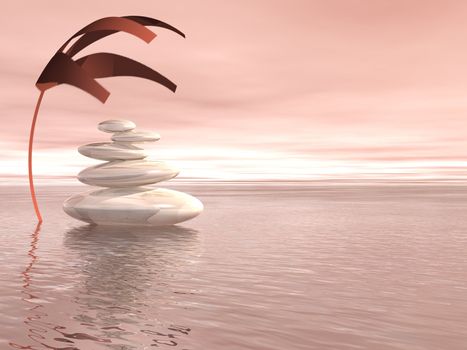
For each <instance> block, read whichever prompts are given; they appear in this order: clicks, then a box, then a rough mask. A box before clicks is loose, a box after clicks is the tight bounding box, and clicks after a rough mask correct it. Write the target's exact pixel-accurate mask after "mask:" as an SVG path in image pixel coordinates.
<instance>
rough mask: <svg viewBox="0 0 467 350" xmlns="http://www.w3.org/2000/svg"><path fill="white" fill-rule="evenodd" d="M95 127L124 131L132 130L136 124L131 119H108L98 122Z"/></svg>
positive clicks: (101, 129) (106, 130)
mask: <svg viewBox="0 0 467 350" xmlns="http://www.w3.org/2000/svg"><path fill="white" fill-rule="evenodd" d="M97 128H98V129H99V130H100V131H103V132H111V133H114V132H124V131H130V130H133V129H134V128H136V124H135V123H133V122H132V121H131V120H123V119H110V120H105V121H103V122H101V123H99V125H98V126H97Z"/></svg>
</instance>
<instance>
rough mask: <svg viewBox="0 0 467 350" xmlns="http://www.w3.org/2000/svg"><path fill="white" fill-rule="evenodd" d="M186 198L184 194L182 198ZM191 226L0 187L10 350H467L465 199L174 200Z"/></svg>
mask: <svg viewBox="0 0 467 350" xmlns="http://www.w3.org/2000/svg"><path fill="white" fill-rule="evenodd" d="M175 188H176V187H175ZM177 189H181V190H185V191H187V192H189V193H192V194H194V195H196V196H197V197H199V198H200V199H201V200H202V201H203V202H204V203H205V207H206V209H205V212H204V213H203V214H202V215H201V216H200V217H198V218H197V219H194V220H192V221H189V222H187V223H185V224H183V225H181V226H179V227H174V228H163V229H157V230H155V229H138V228H104V227H92V226H88V225H85V224H81V223H79V222H77V221H75V220H73V219H71V218H69V217H67V216H66V215H65V214H64V213H63V212H62V210H61V202H62V201H63V200H64V199H65V198H66V197H67V196H69V195H70V194H73V193H76V192H78V191H81V190H83V188H81V187H78V186H75V187H55V186H44V187H39V188H38V193H39V201H40V204H41V206H42V208H43V211H44V213H43V214H44V217H45V222H44V224H43V225H42V226H41V227H40V228H39V229H37V230H36V227H35V222H34V216H33V215H34V214H33V211H32V206H31V204H30V202H29V198H28V192H27V188H26V187H6V186H2V187H0V196H1V199H2V201H1V204H0V210H1V211H0V213H1V214H0V216H1V221H0V248H1V249H0V266H1V268H0V315H1V318H0V349H62V350H65V349H67V350H72V349H83V350H100V349H118V350H124V349H125V350H127V349H153V348H162V349H164V348H168V349H169V348H174V349H202V350H206V349H207V350H210V349H212V350H221V349H222V350H230V349H232V350H238V349H264V350H266V349H268V350H279V349H286V350H289V349H298V350H300V349H303V350H305V349H307V350H309V349H320V350H326V349H339V350H340V349H342V350H346V349H349V350H350V349H369V350H370V349H371V350H386V349H387V350H389V349H407V350H422V349H423V350H435V349H446V350H457V349H459V350H460V349H466V348H467V277H466V276H467V229H466V227H467V215H466V213H467V187H466V186H461V185H449V186H448V185H442V186H440V185H408V184H405V185H404V184H398V185H378V186H360V185H359V186H356V185H313V184H286V185H255V186H246V185H235V184H228V185H214V184H211V185H209V184H205V185H198V186H193V187H190V186H185V187H183V186H182V187H178V188H177Z"/></svg>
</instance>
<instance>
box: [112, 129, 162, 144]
mask: <svg viewBox="0 0 467 350" xmlns="http://www.w3.org/2000/svg"><path fill="white" fill-rule="evenodd" d="M160 138H161V135H159V134H158V133H157V132H152V131H143V130H142V131H134V130H131V131H126V132H118V133H115V134H113V135H112V141H115V142H154V141H158V140H159V139H160Z"/></svg>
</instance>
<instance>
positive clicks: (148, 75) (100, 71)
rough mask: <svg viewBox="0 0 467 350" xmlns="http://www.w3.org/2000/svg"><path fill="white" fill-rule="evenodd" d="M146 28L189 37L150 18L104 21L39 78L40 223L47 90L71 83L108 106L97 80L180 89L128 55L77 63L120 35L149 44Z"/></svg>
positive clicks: (103, 55) (97, 55) (83, 32)
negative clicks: (42, 113) (126, 79)
mask: <svg viewBox="0 0 467 350" xmlns="http://www.w3.org/2000/svg"><path fill="white" fill-rule="evenodd" d="M146 26H155V27H161V28H166V29H169V30H171V31H174V32H175V33H177V34H179V35H181V36H183V37H185V34H183V33H182V32H181V31H179V30H178V29H176V28H174V27H172V26H171V25H169V24H167V23H165V22H162V21H159V20H157V19H154V18H150V17H143V16H123V17H105V18H101V19H98V20H97V21H95V22H92V23H91V24H89V25H87V26H86V27H84V28H83V29H81V30H80V31H78V32H77V33H76V34H74V35H73V36H72V37H70V38H69V39H68V40H67V41H66V42H65V43H64V44H63V45H62V46H61V47H60V49H59V50H58V51H57V52H56V53H55V55H54V56H53V57H52V58H51V59H50V61H49V63H47V65H46V66H45V68H44V70H43V71H42V73H41V75H40V76H39V79H38V80H37V82H36V87H37V88H38V89H39V91H40V94H39V98H38V100H37V104H36V108H35V110H34V116H33V119H32V124H31V130H30V134H29V150H28V173H29V188H30V190H31V197H32V202H33V205H34V210H35V212H36V215H37V219H38V220H39V222H42V216H41V213H40V211H39V206H38V205H37V199H36V193H35V189H34V181H33V175H32V146H33V140H34V130H35V127H36V120H37V115H38V112H39V108H40V105H41V102H42V98H43V97H44V93H45V91H46V90H48V89H50V88H52V87H54V86H56V85H60V84H69V85H73V86H75V87H77V88H79V89H81V90H84V91H86V92H87V93H89V94H91V95H92V96H94V97H95V98H97V99H98V100H99V101H101V102H102V103H105V101H106V100H107V98H108V97H109V95H110V93H109V92H108V91H107V90H106V89H105V88H104V87H103V86H102V85H101V84H100V83H98V82H97V81H96V79H97V78H105V77H115V76H134V77H140V78H145V79H149V80H152V81H154V82H156V83H159V84H161V85H163V86H165V87H166V88H168V89H170V90H171V91H173V92H175V90H176V88H177V86H176V85H175V84H174V83H173V82H172V81H170V80H169V79H167V78H166V77H164V76H163V75H161V74H160V73H158V72H156V71H155V70H153V69H152V68H149V67H148V66H145V65H144V64H141V63H139V62H137V61H134V60H132V59H130V58H128V57H125V56H120V55H116V54H113V53H107V52H99V53H94V54H90V55H87V56H84V57H81V58H79V59H77V60H74V59H73V56H75V55H76V54H77V53H78V52H80V51H81V50H82V49H84V48H85V47H87V46H88V45H90V44H92V43H94V42H95V41H97V40H100V39H102V38H104V37H106V36H109V35H111V34H114V33H117V32H126V33H129V34H132V35H134V36H136V37H138V38H140V39H141V40H144V41H145V42H147V43H149V42H151V40H152V39H154V38H155V37H156V34H155V33H153V32H152V31H151V30H149V29H148V28H146ZM78 37H79V38H78ZM75 38H78V39H77V40H76V41H75V42H74V43H73V44H72V45H70V47H69V48H68V49H66V48H67V46H68V45H69V44H70V42H71V41H72V40H73V39H75Z"/></svg>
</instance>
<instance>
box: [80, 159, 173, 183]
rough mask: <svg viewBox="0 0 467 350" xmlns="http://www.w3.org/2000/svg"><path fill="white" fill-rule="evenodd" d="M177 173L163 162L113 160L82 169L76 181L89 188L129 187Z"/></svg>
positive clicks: (164, 178) (152, 181) (155, 181)
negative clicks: (89, 186)
mask: <svg viewBox="0 0 467 350" xmlns="http://www.w3.org/2000/svg"><path fill="white" fill-rule="evenodd" d="M178 173H179V170H178V169H176V168H174V167H172V166H170V165H168V164H167V163H164V162H158V161H149V160H144V159H143V160H115V161H112V162H107V163H104V164H99V165H95V166H92V167H89V168H86V169H84V170H83V171H81V172H80V173H79V174H78V180H79V181H81V182H82V183H85V184H87V185H91V186H101V187H131V186H142V185H149V184H154V183H157V182H160V181H165V180H169V179H171V178H174V177H175V176H177V175H178Z"/></svg>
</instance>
